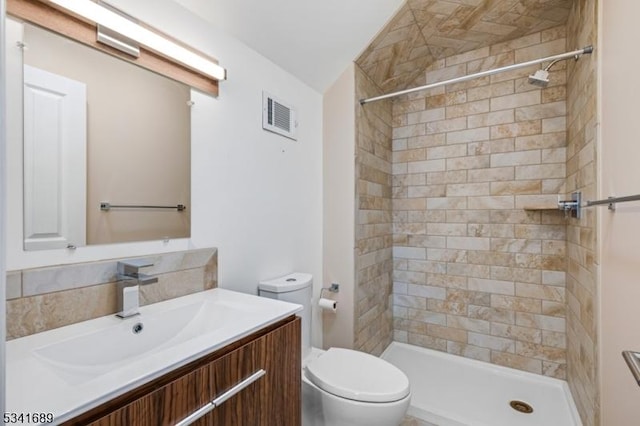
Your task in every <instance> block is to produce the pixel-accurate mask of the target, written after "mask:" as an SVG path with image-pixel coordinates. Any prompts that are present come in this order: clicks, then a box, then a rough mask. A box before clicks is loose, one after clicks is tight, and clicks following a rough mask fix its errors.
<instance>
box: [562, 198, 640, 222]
mask: <svg viewBox="0 0 640 426" xmlns="http://www.w3.org/2000/svg"><path fill="white" fill-rule="evenodd" d="M629 201H640V194H638V195H629V196H626V197H609V198H607V199H604V200H596V201H587V202H585V203H584V204H583V203H582V193H581V192H580V191H577V192H573V193H572V194H571V199H570V200H565V201H558V209H559V210H562V211H564V212H565V215H566V216H571V217H574V218H576V219H580V218H581V217H582V209H583V208H586V207H593V206H604V205H607V206H609V210H611V211H615V210H616V203H626V202H629Z"/></svg>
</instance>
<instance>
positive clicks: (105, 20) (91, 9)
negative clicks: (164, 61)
mask: <svg viewBox="0 0 640 426" xmlns="http://www.w3.org/2000/svg"><path fill="white" fill-rule="evenodd" d="M50 2H51V3H53V4H56V5H58V6H60V7H63V8H64V9H67V10H68V11H70V12H72V13H75V14H76V15H79V16H82V17H83V18H85V19H88V20H90V21H93V22H95V23H96V24H99V25H103V26H105V27H107V28H109V29H111V30H113V31H116V32H117V33H120V34H122V35H123V36H125V37H128V38H130V39H131V40H134V41H136V42H138V43H140V44H141V45H143V46H145V47H147V48H148V49H150V50H153V51H154V52H156V53H159V54H161V55H162V56H166V57H168V58H170V59H173V60H175V61H176V62H179V63H180V64H182V65H184V66H186V67H188V68H190V69H193V70H195V71H197V72H200V73H203V74H205V75H207V76H210V77H212V78H214V79H216V80H225V79H226V78H227V71H226V70H225V69H224V68H223V67H221V66H220V65H218V64H216V63H215V62H213V61H212V60H210V59H208V58H206V57H204V56H202V55H199V54H197V53H195V52H193V51H191V50H189V49H187V48H185V47H183V46H180V45H179V44H178V43H176V42H174V41H171V40H169V39H167V38H165V37H163V36H161V35H160V34H158V33H155V32H153V31H151V30H149V29H147V28H145V27H143V26H141V25H139V24H137V23H135V22H132V21H130V20H128V19H127V18H125V17H123V16H120V15H119V14H117V13H115V12H113V11H111V10H109V9H107V8H106V7H103V6H101V5H99V4H97V3H95V2H93V1H91V0H50Z"/></svg>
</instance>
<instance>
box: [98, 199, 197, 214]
mask: <svg viewBox="0 0 640 426" xmlns="http://www.w3.org/2000/svg"><path fill="white" fill-rule="evenodd" d="M111 209H171V210H177V211H179V212H183V211H185V210H186V209H187V206H185V205H184V204H178V205H175V206H144V205H116V204H111V203H109V202H108V201H101V202H100V210H102V211H103V212H108V211H109V210H111Z"/></svg>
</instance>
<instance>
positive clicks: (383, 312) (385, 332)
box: [354, 65, 393, 355]
mask: <svg viewBox="0 0 640 426" xmlns="http://www.w3.org/2000/svg"><path fill="white" fill-rule="evenodd" d="M355 85H356V99H362V98H367V97H371V96H376V95H379V94H380V89H378V88H377V86H376V85H375V84H374V83H373V82H372V81H371V80H370V79H369V78H368V77H367V76H366V75H365V74H364V73H363V72H362V70H361V69H360V68H359V67H358V66H357V65H356V66H355ZM355 108H356V144H355V150H356V152H355V161H356V163H355V164H356V166H355V171H356V216H355V218H356V231H355V232H356V235H355V265H356V268H355V269H356V271H355V283H356V286H355V306H354V309H355V312H354V314H355V315H354V336H355V342H354V347H355V348H356V349H358V350H362V351H365V352H369V353H373V354H375V355H379V354H381V353H382V351H384V349H385V348H386V347H387V346H388V345H389V343H391V340H392V338H393V327H392V321H393V320H392V308H391V302H390V298H391V290H392V283H391V273H392V269H393V260H392V244H393V238H392V223H391V133H392V127H391V102H390V101H383V102H378V103H375V104H370V105H367V106H365V107H362V106H360V105H359V104H358V103H356V106H355Z"/></svg>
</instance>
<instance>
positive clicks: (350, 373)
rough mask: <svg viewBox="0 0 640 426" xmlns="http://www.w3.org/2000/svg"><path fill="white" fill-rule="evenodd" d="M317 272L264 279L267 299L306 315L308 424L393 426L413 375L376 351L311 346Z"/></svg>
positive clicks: (406, 404) (406, 401)
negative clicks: (290, 305) (293, 306)
mask: <svg viewBox="0 0 640 426" xmlns="http://www.w3.org/2000/svg"><path fill="white" fill-rule="evenodd" d="M312 281H313V280H312V276H311V275H310V274H303V273H294V274H290V275H287V276H285V277H281V278H276V279H274V280H268V281H261V282H260V284H259V294H260V295H261V296H264V297H270V298H273V299H279V300H284V301H287V302H293V303H298V304H300V305H302V306H303V310H302V312H300V314H299V316H300V317H301V319H302V354H303V355H302V356H303V362H302V366H301V367H302V371H301V374H302V418H303V426H393V425H398V424H400V422H401V421H402V420H403V418H404V415H405V413H406V411H407V409H408V408H409V402H410V400H411V392H410V388H409V379H408V378H407V376H406V375H405V374H404V373H403V372H402V371H401V370H400V369H398V368H397V367H395V366H393V365H391V364H390V363H388V362H387V361H385V360H383V359H381V358H378V357H375V356H373V355H370V354H367V353H364V352H360V351H354V350H351V349H343V348H330V349H328V350H326V351H324V350H320V349H317V348H313V347H311V295H312Z"/></svg>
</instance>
